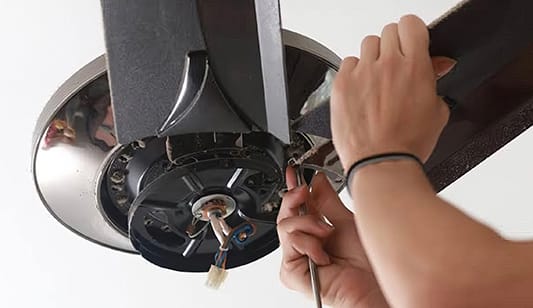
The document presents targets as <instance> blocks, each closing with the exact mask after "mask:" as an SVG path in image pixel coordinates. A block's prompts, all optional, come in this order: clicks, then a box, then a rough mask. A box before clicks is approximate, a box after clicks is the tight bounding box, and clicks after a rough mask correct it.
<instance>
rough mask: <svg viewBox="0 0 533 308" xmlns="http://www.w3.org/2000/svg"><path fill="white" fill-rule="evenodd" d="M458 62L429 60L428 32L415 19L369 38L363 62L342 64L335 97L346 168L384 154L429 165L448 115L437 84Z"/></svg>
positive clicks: (338, 143)
mask: <svg viewBox="0 0 533 308" xmlns="http://www.w3.org/2000/svg"><path fill="white" fill-rule="evenodd" d="M454 64H455V61H453V60H452V59H449V58H444V57H439V58H433V59H432V58H431V57H430V54H429V33H428V29H427V27H426V25H425V24H424V22H423V21H422V20H421V19H420V18H418V17H416V16H412V15H411V16H405V17H402V19H401V20H400V22H399V23H398V24H396V23H393V24H389V25H387V26H386V27H385V28H383V32H382V35H381V38H380V37H377V36H368V37H366V38H365V40H364V41H363V42H362V45H361V59H358V58H356V57H348V58H346V59H345V60H344V61H343V63H342V65H341V68H340V70H339V72H338V74H337V76H336V78H335V82H334V87H333V92H332V96H331V126H332V127H331V129H332V135H333V143H334V144H335V149H336V151H337V153H338V154H339V158H340V160H341V162H342V164H343V167H344V168H345V170H346V169H348V168H349V167H350V166H351V165H352V164H353V163H354V162H356V161H358V160H360V159H363V158H365V157H368V156H372V155H376V154H383V153H386V152H406V153H410V154H414V155H416V156H417V157H418V158H420V159H421V160H422V161H426V160H427V159H428V158H429V156H430V154H431V153H432V152H433V149H434V147H435V145H436V143H437V140H438V138H439V136H440V134H441V132H442V129H443V128H444V126H445V124H446V123H447V121H448V116H449V113H450V112H449V108H448V106H447V105H446V104H445V103H444V102H443V101H442V99H441V98H440V97H439V96H438V95H437V83H436V80H437V79H438V78H439V77H442V75H444V74H446V73H447V72H449V71H450V69H451V68H452V67H453V65H454Z"/></svg>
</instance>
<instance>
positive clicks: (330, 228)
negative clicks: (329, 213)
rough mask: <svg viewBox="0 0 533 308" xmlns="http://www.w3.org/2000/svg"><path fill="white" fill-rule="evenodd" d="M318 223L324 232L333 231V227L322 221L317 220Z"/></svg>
mask: <svg viewBox="0 0 533 308" xmlns="http://www.w3.org/2000/svg"><path fill="white" fill-rule="evenodd" d="M318 223H319V225H320V227H321V228H323V229H324V230H328V231H331V230H335V227H334V226H333V225H331V224H329V223H327V222H326V221H324V220H323V219H319V220H318Z"/></svg>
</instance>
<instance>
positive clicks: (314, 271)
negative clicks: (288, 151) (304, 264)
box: [293, 164, 322, 308]
mask: <svg viewBox="0 0 533 308" xmlns="http://www.w3.org/2000/svg"><path fill="white" fill-rule="evenodd" d="M293 167H294V168H295V169H296V181H297V184H298V187H299V186H302V185H303V184H304V182H305V179H304V174H303V172H304V168H303V167H302V166H301V165H299V164H294V165H293ZM315 174H316V173H315ZM313 176H314V174H313ZM309 189H311V185H309ZM299 214H300V216H302V215H306V214H307V205H306V204H305V203H304V204H302V205H301V206H300V209H299ZM307 260H308V262H309V273H310V274H311V288H312V290H313V295H314V298H315V304H316V307H317V308H322V298H321V296H320V281H319V278H318V268H317V266H316V264H315V262H313V260H311V258H309V257H307Z"/></svg>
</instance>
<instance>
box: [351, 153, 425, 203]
mask: <svg viewBox="0 0 533 308" xmlns="http://www.w3.org/2000/svg"><path fill="white" fill-rule="evenodd" d="M403 161H410V162H413V163H416V164H417V165H418V167H419V168H420V169H423V168H424V163H423V162H422V161H421V160H420V159H419V158H418V157H417V156H415V155H413V154H410V153H390V152H389V153H382V154H379V155H373V156H369V157H365V158H363V159H361V160H359V161H356V162H355V163H353V164H352V165H351V166H350V167H349V168H348V170H347V172H346V178H347V184H348V193H350V194H351V191H352V189H351V185H352V182H353V178H354V176H355V175H356V174H357V173H359V172H361V170H363V169H366V168H370V167H372V166H376V165H380V164H385V163H398V162H403Z"/></svg>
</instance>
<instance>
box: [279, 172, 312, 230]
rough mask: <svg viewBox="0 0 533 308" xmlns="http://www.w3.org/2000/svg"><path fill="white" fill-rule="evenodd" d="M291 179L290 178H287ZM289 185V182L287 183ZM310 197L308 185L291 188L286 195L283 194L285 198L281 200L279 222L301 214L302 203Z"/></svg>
mask: <svg viewBox="0 0 533 308" xmlns="http://www.w3.org/2000/svg"><path fill="white" fill-rule="evenodd" d="M287 181H289V179H287ZM287 185H289V184H287ZM308 198H309V191H308V189H307V185H303V186H300V187H297V188H293V189H292V190H289V191H288V192H287V193H285V195H283V200H282V201H281V208H280V210H279V213H278V219H277V221H278V223H280V222H281V221H282V220H284V219H286V218H289V217H293V216H299V209H300V206H301V205H302V204H304V203H305V202H306V201H307V199H308Z"/></svg>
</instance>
